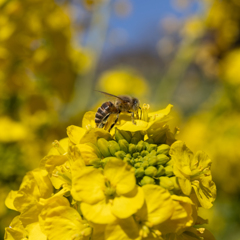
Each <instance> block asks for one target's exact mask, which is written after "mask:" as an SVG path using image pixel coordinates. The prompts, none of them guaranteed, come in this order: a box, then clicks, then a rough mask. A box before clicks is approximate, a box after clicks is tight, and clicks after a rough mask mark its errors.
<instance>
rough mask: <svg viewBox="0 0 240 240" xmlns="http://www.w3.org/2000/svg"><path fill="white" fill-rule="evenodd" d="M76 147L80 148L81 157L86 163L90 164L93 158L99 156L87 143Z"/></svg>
mask: <svg viewBox="0 0 240 240" xmlns="http://www.w3.org/2000/svg"><path fill="white" fill-rule="evenodd" d="M76 147H77V148H78V149H79V151H80V153H81V157H82V158H83V160H84V162H85V164H86V165H89V164H90V163H91V161H92V160H94V159H97V158H98V155H97V152H96V151H95V149H94V148H93V147H92V146H90V145H87V144H77V145H76Z"/></svg>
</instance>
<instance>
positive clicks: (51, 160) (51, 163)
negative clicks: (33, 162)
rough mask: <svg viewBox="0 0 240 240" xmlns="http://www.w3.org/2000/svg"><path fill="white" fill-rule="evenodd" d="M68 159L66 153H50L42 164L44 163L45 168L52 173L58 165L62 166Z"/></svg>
mask: <svg viewBox="0 0 240 240" xmlns="http://www.w3.org/2000/svg"><path fill="white" fill-rule="evenodd" d="M66 161H68V157H67V156H66V155H48V156H46V157H45V158H43V159H42V160H41V163H40V164H43V165H44V167H45V169H46V170H47V171H48V172H49V173H50V174H52V172H53V170H54V168H55V167H56V166H60V165H62V164H64V163H65V162H66Z"/></svg>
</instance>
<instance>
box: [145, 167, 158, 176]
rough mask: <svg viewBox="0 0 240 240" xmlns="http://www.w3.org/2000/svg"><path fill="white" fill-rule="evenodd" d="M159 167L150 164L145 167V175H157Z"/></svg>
mask: <svg viewBox="0 0 240 240" xmlns="http://www.w3.org/2000/svg"><path fill="white" fill-rule="evenodd" d="M157 171H158V170H157V169H156V168H155V167H153V166H149V167H148V168H146V169H145V175H147V176H149V177H155V176H156V175H157Z"/></svg>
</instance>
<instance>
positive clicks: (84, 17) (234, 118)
mask: <svg viewBox="0 0 240 240" xmlns="http://www.w3.org/2000/svg"><path fill="white" fill-rule="evenodd" d="M94 90H101V91H106V92H109V93H112V94H116V95H118V94H129V95H132V96H135V97H137V98H139V99H140V101H141V103H149V104H150V105H151V109H152V111H154V110H157V109H160V108H164V107H166V105H167V104H168V103H171V104H173V105H174V110H173V113H172V115H173V116H174V118H173V120H172V122H171V126H172V127H174V126H178V127H179V128H180V134H179V136H178V138H179V139H181V140H183V141H185V142H186V143H187V145H188V147H189V148H190V149H191V150H192V151H194V152H195V151H197V150H204V151H205V152H207V153H208V154H209V156H210V157H211V159H212V161H213V165H212V171H213V180H214V181H215V182H216V185H217V190H218V195H217V200H216V202H215V204H214V206H213V208H212V209H210V210H208V211H202V212H201V215H202V217H204V218H208V219H209V225H208V226H207V227H208V228H209V230H211V231H212V233H213V234H214V235H215V237H216V239H218V240H225V239H228V240H239V239H240V204H239V202H240V174H239V172H240V150H239V146H240V1H239V0H221V1H219V0H216V1H215V0H168V1H160V0H151V1H147V0H137V1H134V0H55V1H54V0H0V164H1V168H0V236H1V237H0V239H3V235H4V228H5V227H7V226H8V225H9V224H10V222H11V220H12V218H13V217H14V216H15V215H17V214H16V213H15V212H13V211H11V210H8V209H7V208H6V207H5V205H4V200H5V198H6V196H7V194H8V192H9V191H10V190H11V189H12V190H17V189H18V187H19V185H20V183H21V180H22V178H23V176H24V175H25V173H26V172H27V171H29V170H32V169H33V168H35V167H37V166H38V163H39V161H40V159H41V158H42V157H44V156H45V155H46V154H47V152H48V150H49V149H50V148H51V143H52V142H53V140H55V139H61V138H63V137H65V136H66V127H67V126H68V125H72V124H75V125H79V126H81V119H82V116H83V114H84V113H85V112H86V111H89V110H96V109H97V107H99V106H100V105H101V103H103V102H104V101H106V100H107V99H106V98H105V97H104V96H102V95H101V94H100V93H98V92H95V91H94Z"/></svg>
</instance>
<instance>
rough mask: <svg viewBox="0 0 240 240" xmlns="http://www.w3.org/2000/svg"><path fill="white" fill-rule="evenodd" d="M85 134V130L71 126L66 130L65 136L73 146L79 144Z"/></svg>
mask: <svg viewBox="0 0 240 240" xmlns="http://www.w3.org/2000/svg"><path fill="white" fill-rule="evenodd" d="M85 133H86V129H84V128H81V127H77V126H74V125H71V126H69V127H68V128H67V135H68V137H69V139H70V141H71V142H73V143H74V144H78V143H80V140H81V139H82V137H83V136H84V134H85Z"/></svg>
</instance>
